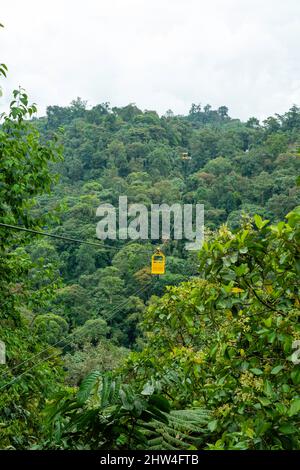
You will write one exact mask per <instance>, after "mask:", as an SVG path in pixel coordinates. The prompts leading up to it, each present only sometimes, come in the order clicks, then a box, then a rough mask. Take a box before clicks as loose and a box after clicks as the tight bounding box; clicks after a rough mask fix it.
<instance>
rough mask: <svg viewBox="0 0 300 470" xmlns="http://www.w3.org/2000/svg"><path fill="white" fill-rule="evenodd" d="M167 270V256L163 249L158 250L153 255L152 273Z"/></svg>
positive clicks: (163, 272)
mask: <svg viewBox="0 0 300 470" xmlns="http://www.w3.org/2000/svg"><path fill="white" fill-rule="evenodd" d="M165 270H166V257H165V255H164V254H163V252H162V251H160V250H157V251H156V253H154V255H152V262H151V274H165Z"/></svg>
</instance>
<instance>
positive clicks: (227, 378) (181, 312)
mask: <svg viewBox="0 0 300 470" xmlns="http://www.w3.org/2000/svg"><path fill="white" fill-rule="evenodd" d="M287 220H288V221H287V222H286V223H285V222H279V223H278V224H276V225H275V224H273V225H270V224H269V221H268V220H263V219H262V218H261V217H260V216H258V215H256V216H255V217H254V221H253V223H252V224H251V223H250V222H247V221H246V222H245V224H244V226H243V227H242V228H240V229H239V230H237V231H235V232H231V231H229V230H228V228H227V227H226V226H223V227H221V228H220V230H219V231H218V232H217V233H216V234H215V235H214V236H213V237H212V238H211V239H210V240H209V241H207V242H205V244H204V246H203V249H202V250H201V252H200V269H201V272H202V276H203V278H204V277H205V280H204V279H197V280H195V281H193V282H189V283H183V284H182V285H181V286H179V287H172V288H169V292H168V293H167V294H166V295H165V296H163V297H162V298H161V299H157V300H155V301H154V303H153V305H151V306H150V307H149V309H148V310H147V313H146V315H145V320H144V331H145V334H146V338H147V343H146V347H145V349H144V350H143V352H141V353H134V354H132V355H131V356H130V358H129V360H128V363H127V371H128V373H130V376H131V377H132V374H133V377H134V380H135V381H136V382H137V383H140V382H141V383H142V382H144V381H145V380H146V379H147V378H148V380H149V379H150V378H152V380H155V381H158V382H159V383H161V391H162V393H167V394H168V396H171V397H172V398H173V403H174V404H175V405H176V406H177V407H182V406H188V405H189V406H191V405H192V404H193V405H197V406H202V407H205V408H206V409H208V410H210V411H211V413H212V420H211V421H210V422H209V423H208V429H209V430H210V435H209V437H208V438H207V441H206V443H207V444H206V445H207V448H209V449H219V448H222V449H299V448H300V434H299V429H300V427H299V425H300V421H299V412H298V411H297V410H298V405H299V383H300V382H299V380H300V366H299V364H296V363H294V362H293V361H292V356H291V355H292V353H293V349H292V343H293V341H294V340H296V339H299V337H300V336H299V335H300V327H299V316H300V309H299V306H300V303H299V266H298V265H299V239H300V237H299V233H300V210H299V207H298V208H296V209H295V210H294V211H292V212H291V213H289V214H288V215H287Z"/></svg>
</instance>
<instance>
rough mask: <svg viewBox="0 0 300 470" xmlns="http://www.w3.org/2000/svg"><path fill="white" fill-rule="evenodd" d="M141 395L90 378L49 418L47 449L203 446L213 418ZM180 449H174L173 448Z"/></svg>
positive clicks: (107, 379)
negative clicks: (201, 435)
mask: <svg viewBox="0 0 300 470" xmlns="http://www.w3.org/2000/svg"><path fill="white" fill-rule="evenodd" d="M154 391H155V390H154V389H153V390H151V391H150V392H147V393H145V390H143V391H142V393H139V392H137V391H136V390H134V388H133V387H132V386H131V385H128V384H125V383H122V382H121V380H120V378H116V377H115V376H113V375H111V374H109V373H106V374H103V373H101V372H98V371H94V372H91V373H90V374H89V375H88V376H87V377H86V378H85V379H84V380H83V381H82V383H81V385H80V387H79V390H78V392H77V393H76V395H75V394H74V393H73V392H71V393H70V394H69V397H68V398H66V397H63V398H62V397H58V399H57V400H54V401H53V402H52V403H50V404H49V405H48V406H47V408H46V410H45V413H46V417H47V419H48V422H49V425H51V429H52V433H51V437H50V439H49V440H47V441H46V442H45V443H44V444H43V447H50V448H53V447H55V448H62V446H66V447H67V448H73V449H74V448H75V449H78V448H82V447H84V448H87V446H88V448H89V449H124V448H125V449H126V448H130V449H132V448H143V449H151V450H153V449H174V448H175V449H176V448H177V449H178V448H179V449H187V448H194V447H192V446H195V444H196V443H199V442H201V441H202V440H203V437H202V439H201V438H200V437H197V438H196V437H194V435H195V434H197V435H198V436H199V434H201V432H202V433H203V435H205V434H206V433H205V428H206V426H207V422H208V419H209V414H208V413H207V412H205V411H204V410H199V409H197V410H184V411H183V410H182V411H180V410H179V411H171V412H170V405H169V402H168V401H167V400H166V399H165V398H164V397H163V396H161V395H158V394H157V393H154ZM174 446H176V447H174Z"/></svg>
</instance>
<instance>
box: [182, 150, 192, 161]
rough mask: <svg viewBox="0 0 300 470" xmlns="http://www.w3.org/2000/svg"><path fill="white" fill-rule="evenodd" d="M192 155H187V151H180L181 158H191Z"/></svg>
mask: <svg viewBox="0 0 300 470" xmlns="http://www.w3.org/2000/svg"><path fill="white" fill-rule="evenodd" d="M191 159H192V157H190V156H189V154H188V152H182V154H181V160H191Z"/></svg>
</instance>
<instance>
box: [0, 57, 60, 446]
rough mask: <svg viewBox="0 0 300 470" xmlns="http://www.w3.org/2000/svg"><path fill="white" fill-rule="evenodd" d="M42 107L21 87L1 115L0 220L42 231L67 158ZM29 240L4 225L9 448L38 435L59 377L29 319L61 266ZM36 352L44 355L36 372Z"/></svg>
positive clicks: (1, 278)
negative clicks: (42, 206) (39, 121)
mask: <svg viewBox="0 0 300 470" xmlns="http://www.w3.org/2000/svg"><path fill="white" fill-rule="evenodd" d="M6 71H7V68H6V66H4V65H3V64H2V66H1V68H0V75H4V76H6ZM35 111H36V107H35V105H29V104H28V97H27V95H26V93H25V92H24V91H23V90H22V89H19V90H15V91H14V92H13V100H12V102H11V103H10V110H9V112H8V114H5V113H2V115H1V127H0V162H1V172H0V201H1V202H0V222H1V223H9V224H11V223H12V224H23V225H25V226H26V227H32V228H37V229H38V228H39V227H40V226H41V224H42V223H45V221H46V217H45V216H43V215H41V216H39V217H37V216H36V215H35V213H34V210H33V206H34V204H35V199H34V198H35V196H38V195H39V194H41V193H43V192H49V191H50V188H51V184H52V182H53V181H54V175H52V174H51V172H50V169H49V163H50V162H55V161H57V160H59V159H60V146H59V144H58V142H57V139H56V138H54V139H53V140H48V141H47V142H46V141H44V139H42V137H41V136H40V134H39V132H38V131H37V129H36V128H35V126H34V125H33V124H32V123H30V122H28V119H29V118H30V117H31V116H32V115H33V113H34V112H35ZM28 240H29V238H28V235H24V234H21V235H20V234H19V233H14V232H11V231H9V230H7V229H4V228H3V227H1V241H0V304H1V312H0V320H1V322H0V338H1V340H2V341H4V342H5V345H6V365H1V376H0V390H1V393H0V423H1V424H0V426H1V433H0V447H1V448H4V449H5V448H11V449H14V448H17V449H20V448H26V447H28V446H29V445H30V444H32V443H34V442H36V441H37V440H38V439H39V437H40V435H41V415H40V411H41V409H42V408H43V407H44V405H45V401H46V399H47V397H48V396H49V395H50V394H52V393H53V392H54V391H55V389H56V388H57V383H59V381H60V378H59V376H60V372H61V369H60V361H58V360H57V359H55V357H54V358H52V357H51V355H53V349H52V348H49V349H47V347H48V344H47V343H45V342H43V338H41V337H39V335H38V334H37V333H36V330H35V328H34V327H33V326H32V324H30V319H32V318H33V317H34V316H35V314H36V313H38V312H39V311H40V310H41V309H43V308H45V307H46V306H47V304H48V302H49V299H50V298H51V297H53V290H54V288H55V283H53V271H54V268H53V267H52V266H51V263H50V262H49V263H48V265H47V266H44V269H43V272H42V273H41V269H40V266H39V265H38V262H37V263H34V262H33V261H32V260H31V258H30V256H29V255H28V253H27V252H26V251H25V249H24V246H25V245H26V244H28ZM16 247H17V248H16ZM51 283H53V285H51ZM37 286H39V287H37ZM59 321H60V320H59ZM52 325H53V323H52ZM52 339H53V338H52ZM47 340H48V338H47ZM50 341H51V339H50ZM45 348H46V352H43V351H44V349H45ZM35 356H38V358H39V359H43V361H42V362H41V363H38V364H36V366H35V367H34V369H32V370H31V368H32V366H33V362H32V358H33V357H35ZM48 356H50V358H48Z"/></svg>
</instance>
